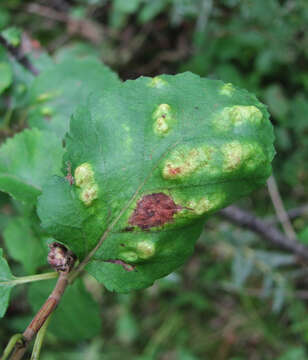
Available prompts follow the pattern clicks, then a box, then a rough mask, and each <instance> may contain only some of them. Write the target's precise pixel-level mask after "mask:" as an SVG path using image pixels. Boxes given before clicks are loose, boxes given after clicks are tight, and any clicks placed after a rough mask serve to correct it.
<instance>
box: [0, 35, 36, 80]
mask: <svg viewBox="0 0 308 360" xmlns="http://www.w3.org/2000/svg"><path fill="white" fill-rule="evenodd" d="M0 44H1V45H3V46H4V47H5V48H6V49H7V51H8V52H9V53H10V54H11V55H12V57H13V58H14V59H15V60H16V61H17V62H19V63H20V64H21V65H22V66H23V67H24V68H26V69H27V70H29V71H30V72H31V73H32V74H33V75H34V76H37V75H38V74H39V71H38V70H37V68H36V67H35V66H34V65H33V64H32V63H31V61H30V60H29V59H28V58H27V56H26V55H25V54H24V53H23V51H22V50H21V47H20V46H17V47H14V46H12V45H11V44H9V43H8V42H7V40H6V39H5V38H4V37H3V36H2V35H1V34H0Z"/></svg>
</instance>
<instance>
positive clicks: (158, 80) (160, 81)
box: [148, 76, 167, 89]
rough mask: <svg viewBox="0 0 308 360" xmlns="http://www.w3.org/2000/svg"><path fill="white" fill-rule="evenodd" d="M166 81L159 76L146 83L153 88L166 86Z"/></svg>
mask: <svg viewBox="0 0 308 360" xmlns="http://www.w3.org/2000/svg"><path fill="white" fill-rule="evenodd" d="M166 84H167V82H166V81H165V80H163V79H161V78H160V77H159V76H156V77H154V78H153V79H152V80H150V82H149V83H148V86H150V87H155V88H158V89H159V88H162V87H164V86H166Z"/></svg>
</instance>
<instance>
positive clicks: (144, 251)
mask: <svg viewBox="0 0 308 360" xmlns="http://www.w3.org/2000/svg"><path fill="white" fill-rule="evenodd" d="M137 252H138V256H139V257H140V258H141V259H148V258H150V257H152V256H153V255H154V254H155V245H154V244H153V242H151V241H149V240H143V241H141V242H139V243H138V244H137Z"/></svg>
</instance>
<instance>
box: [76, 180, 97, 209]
mask: <svg viewBox="0 0 308 360" xmlns="http://www.w3.org/2000/svg"><path fill="white" fill-rule="evenodd" d="M97 194H98V187H97V185H96V184H92V185H90V186H86V187H85V188H84V189H82V191H81V193H80V200H81V201H82V202H83V203H84V204H85V205H87V206H89V205H91V204H92V201H93V200H95V199H97Z"/></svg>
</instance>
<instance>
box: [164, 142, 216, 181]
mask: <svg viewBox="0 0 308 360" xmlns="http://www.w3.org/2000/svg"><path fill="white" fill-rule="evenodd" d="M214 151H215V149H214V148H213V147H211V146H199V147H196V148H191V149H189V148H187V147H182V148H180V149H175V150H174V151H173V152H172V153H171V154H170V155H169V156H168V158H167V160H166V161H165V163H164V166H163V170H162V175H163V177H164V178H165V179H170V180H173V179H178V178H184V177H187V176H189V175H191V174H193V173H194V172H196V171H197V170H199V169H207V171H208V172H211V173H214V172H216V171H217V169H216V168H215V167H213V166H212V164H211V159H212V155H213V153H214Z"/></svg>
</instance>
